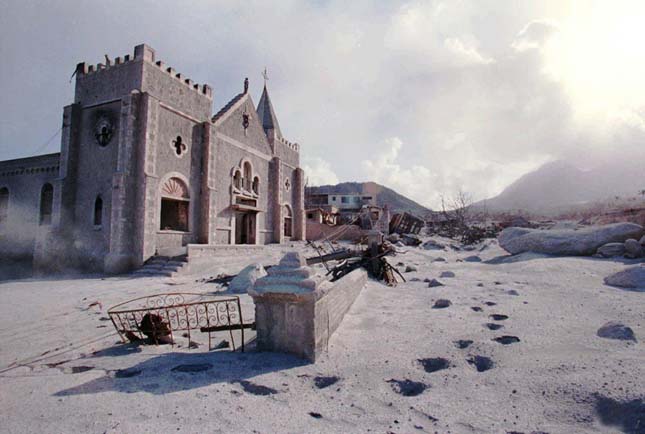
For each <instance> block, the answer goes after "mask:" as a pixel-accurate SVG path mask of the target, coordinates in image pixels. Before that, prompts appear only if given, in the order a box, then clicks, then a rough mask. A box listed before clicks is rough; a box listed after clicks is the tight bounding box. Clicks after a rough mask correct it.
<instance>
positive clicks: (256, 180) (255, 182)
mask: <svg viewBox="0 0 645 434" xmlns="http://www.w3.org/2000/svg"><path fill="white" fill-rule="evenodd" d="M253 193H255V194H260V178H258V177H257V176H256V177H255V178H253Z"/></svg>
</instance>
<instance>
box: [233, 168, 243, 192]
mask: <svg viewBox="0 0 645 434" xmlns="http://www.w3.org/2000/svg"><path fill="white" fill-rule="evenodd" d="M233 185H234V186H235V188H237V189H238V190H239V189H241V188H242V172H240V171H239V170H236V171H235V175H234V176H233Z"/></svg>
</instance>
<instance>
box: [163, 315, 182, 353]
mask: <svg viewBox="0 0 645 434" xmlns="http://www.w3.org/2000/svg"><path fill="white" fill-rule="evenodd" d="M164 312H166V321H168V328H169V329H170V345H172V347H173V348H174V347H175V335H173V333H172V321H171V320H170V314H168V308H167V307H164ZM177 325H179V323H177ZM178 331H179V330H178Z"/></svg>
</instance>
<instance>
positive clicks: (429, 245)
mask: <svg viewBox="0 0 645 434" xmlns="http://www.w3.org/2000/svg"><path fill="white" fill-rule="evenodd" d="M421 247H422V248H424V249H425V250H445V249H446V246H445V245H443V244H441V243H438V242H437V241H435V240H428V241H426V242H425V243H423V244H422V245H421Z"/></svg>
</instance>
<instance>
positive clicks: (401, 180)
mask: <svg viewBox="0 0 645 434" xmlns="http://www.w3.org/2000/svg"><path fill="white" fill-rule="evenodd" d="M385 146H386V148H385V149H383V150H382V151H381V152H380V153H378V154H377V155H376V157H375V158H374V159H366V160H363V161H362V162H361V168H362V170H363V174H364V176H365V177H366V179H369V180H370V181H374V182H377V183H379V184H383V185H385V186H386V187H389V188H392V189H394V190H395V191H397V192H398V193H401V194H403V195H405V196H407V197H409V198H410V199H413V200H415V201H417V202H419V203H421V204H424V205H429V204H431V203H432V202H433V201H434V199H436V197H435V196H436V192H435V191H434V189H433V188H432V187H433V185H432V175H431V173H430V170H428V168H426V167H424V166H421V165H416V164H414V165H412V166H410V167H402V166H401V164H399V162H398V161H397V160H398V157H399V152H400V151H401V148H402V146H403V142H402V141H401V139H399V138H398V137H391V138H388V139H386V140H385ZM429 195H432V197H430V196H429Z"/></svg>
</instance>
